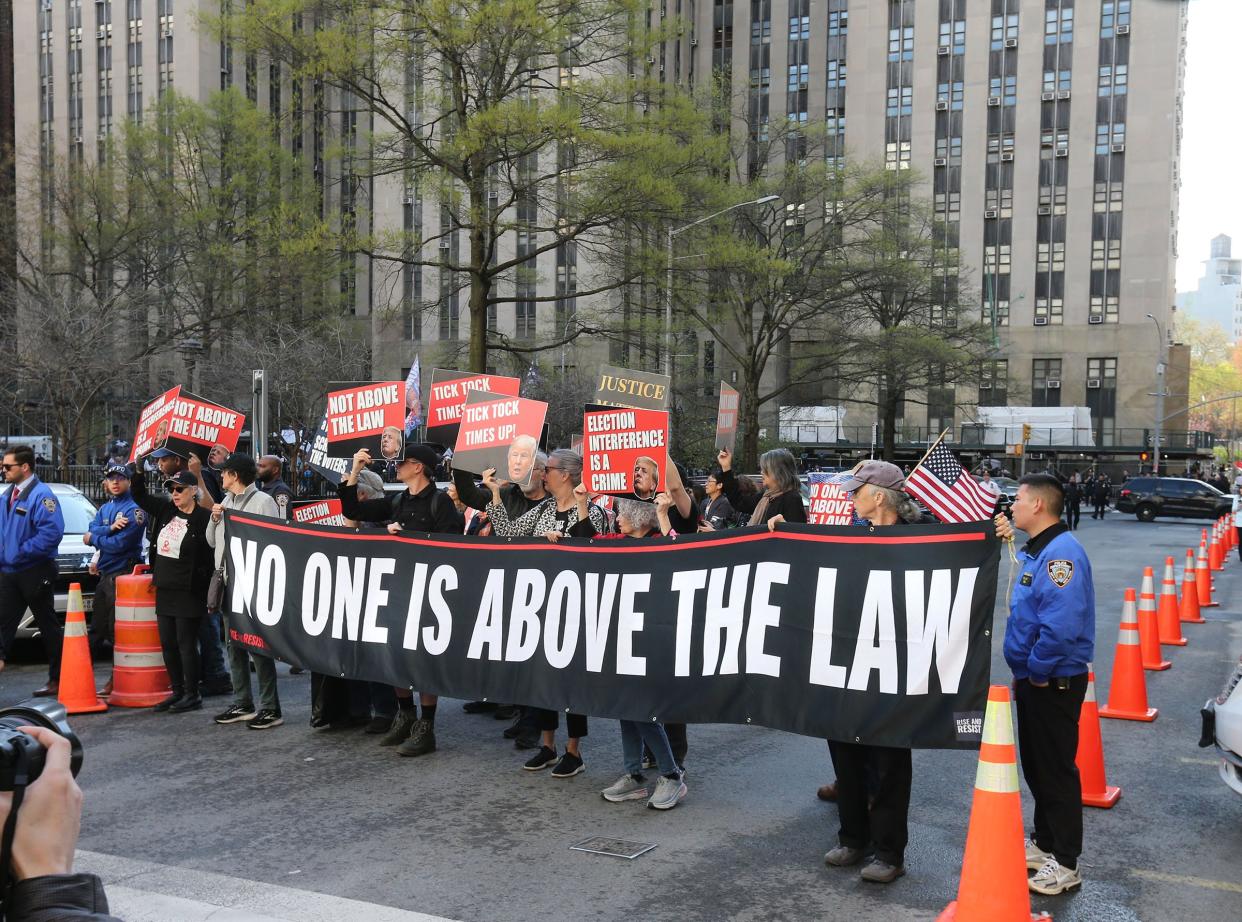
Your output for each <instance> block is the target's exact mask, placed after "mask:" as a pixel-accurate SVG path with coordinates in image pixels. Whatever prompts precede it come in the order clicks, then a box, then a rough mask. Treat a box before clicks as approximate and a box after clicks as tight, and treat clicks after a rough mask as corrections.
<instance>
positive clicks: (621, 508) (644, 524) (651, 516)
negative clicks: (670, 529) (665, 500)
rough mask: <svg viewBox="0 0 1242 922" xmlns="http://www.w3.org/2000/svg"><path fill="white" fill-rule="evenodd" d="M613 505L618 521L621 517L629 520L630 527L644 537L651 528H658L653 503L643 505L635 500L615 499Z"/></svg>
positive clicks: (657, 518) (658, 524)
mask: <svg viewBox="0 0 1242 922" xmlns="http://www.w3.org/2000/svg"><path fill="white" fill-rule="evenodd" d="M613 505H614V506H615V507H616V511H617V518H618V519H620V518H621V517H622V516H624V517H625V518H627V519H629V520H630V525H632V526H633V527H634V528H635V529H636V530H637V531H639V532H641V533H642V534H644V535H645V534H646V533H647V532H649V531H651V530H652V529H653V528H659V527H660V519H659V517H658V516H657V515H656V507H655V503H644V502H642V501H641V500H637V499H615V500H613Z"/></svg>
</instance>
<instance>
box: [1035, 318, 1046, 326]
mask: <svg viewBox="0 0 1242 922" xmlns="http://www.w3.org/2000/svg"><path fill="white" fill-rule="evenodd" d="M1047 325H1048V318H1047V317H1036V318H1035V326H1037V327H1046V326H1047Z"/></svg>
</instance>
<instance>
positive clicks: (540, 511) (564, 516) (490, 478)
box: [483, 448, 607, 778]
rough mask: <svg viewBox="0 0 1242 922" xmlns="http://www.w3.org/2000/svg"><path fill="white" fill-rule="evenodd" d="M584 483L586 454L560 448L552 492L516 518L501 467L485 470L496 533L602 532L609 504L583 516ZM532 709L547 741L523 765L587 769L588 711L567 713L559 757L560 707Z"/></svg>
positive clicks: (552, 466) (560, 773) (561, 771)
mask: <svg viewBox="0 0 1242 922" xmlns="http://www.w3.org/2000/svg"><path fill="white" fill-rule="evenodd" d="M581 483H582V456H581V455H580V454H578V453H577V452H576V451H570V450H569V449H566V448H559V449H557V450H556V451H554V452H552V454H551V455H549V456H548V460H547V462H546V464H545V466H544V486H545V489H546V490H547V491H548V493H549V494H550V495H549V497H548V498H547V499H545V500H544V501H543V502H541V503H539V504H538V505H537V506H534V507H533V508H531V509H529V510H528V511H527V512H525V513H524V514H522V515H521V516H520V517H518V518H517V519H512V518H510V516H509V511H508V510H507V509H506V508H505V505H504V503H503V502H502V501H501V494H500V490H501V486H500V481H498V480H497V479H496V471H495V470H491V469H489V470H487V471H484V472H483V486H484V487H485V488H486V489H487V490H489V491H490V492H491V494H492V501H491V502H490V503H488V505H487V514H488V515H489V516H490V517H491V520H492V527H493V529H494V531H495V534H497V535H500V536H502V537H508V536H518V535H527V536H536V535H543V536H544V537H547V538H548V539H549V540H551V541H555V540H558V539H560V538H561V537H570V536H576V535H584V536H589V535H591V534H596V533H602V532H603V531H605V530H606V529H607V518H606V517H605V515H604V510H603V509H601V508H600V507H599V506H597V505H596V504H595V503H588V505H587V509H586V512H585V514H584V515H579V508H578V500H577V497H575V495H574V488H575V487H577V486H578V485H579V484H581ZM528 710H529V712H530V713H531V714H532V715H533V716H534V717H535V719H536V720H537V721H538V727H539V731H540V733H541V736H542V745H541V746H540V748H539V751H538V752H537V753H535V755H534V756H532V757H531V758H530V759H529V760H528V761H527V762H526V764H525V765H524V766H522V767H523V768H525V769H526V770H527V771H539V770H541V769H544V768H547V767H548V766H549V765H551V764H552V763H553V762H556V767H555V768H553V769H552V777H553V778H572V777H573V776H574V775H577V774H579V773H580V772H582V771H583V770H584V769H585V768H586V764H585V763H584V762H583V761H582V751H581V747H580V741H581V739H582V737H584V736H586V735H587V732H588V730H587V719H586V717H585V716H584V715H582V714H569V715H567V716H566V719H565V728H566V731H567V732H568V733H569V739H568V741H567V742H566V744H565V754H564V755H563V756H561V757H560V760H559V761H557V753H556V730H557V727H558V726H559V723H560V718H559V716H558V714H557V712H556V711H550V710H546V709H543V708H530V709H528Z"/></svg>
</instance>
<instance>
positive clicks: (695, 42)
mask: <svg viewBox="0 0 1242 922" xmlns="http://www.w3.org/2000/svg"><path fill="white" fill-rule="evenodd" d="M698 46H699V40H698V39H697V38H692V39H690V47H691V48H697V47H698Z"/></svg>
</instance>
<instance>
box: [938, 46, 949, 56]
mask: <svg viewBox="0 0 1242 922" xmlns="http://www.w3.org/2000/svg"><path fill="white" fill-rule="evenodd" d="M948 53H949V46H948V45H941V46H940V47H939V48H937V49H936V54H938V55H941V56H943V55H946V54H948Z"/></svg>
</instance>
